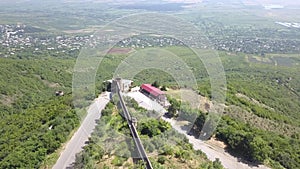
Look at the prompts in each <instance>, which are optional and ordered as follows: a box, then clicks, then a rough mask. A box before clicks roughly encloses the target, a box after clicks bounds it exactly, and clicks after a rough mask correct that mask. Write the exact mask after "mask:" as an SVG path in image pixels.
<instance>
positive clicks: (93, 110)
mask: <svg viewBox="0 0 300 169" xmlns="http://www.w3.org/2000/svg"><path fill="white" fill-rule="evenodd" d="M109 94H110V93H108V92H107V93H102V94H101V95H100V96H99V97H98V98H97V99H95V101H94V102H93V104H92V105H90V107H89V109H88V113H87V116H86V117H85V119H84V120H83V122H82V123H81V126H80V127H79V129H78V130H77V131H76V132H75V134H74V135H73V136H72V138H71V140H70V141H69V142H68V143H67V145H66V147H65V149H64V150H63V151H62V153H61V154H60V157H59V159H58V160H57V161H56V164H55V165H54V166H53V168H52V169H65V168H71V166H72V164H73V163H74V162H75V155H76V154H77V153H79V152H80V151H82V148H83V147H84V146H85V145H86V144H85V143H86V141H88V138H89V137H90V136H91V134H92V132H93V130H94V129H95V127H96V125H97V123H96V120H98V119H100V117H101V111H102V110H103V109H104V108H105V106H106V104H107V103H108V102H109Z"/></svg>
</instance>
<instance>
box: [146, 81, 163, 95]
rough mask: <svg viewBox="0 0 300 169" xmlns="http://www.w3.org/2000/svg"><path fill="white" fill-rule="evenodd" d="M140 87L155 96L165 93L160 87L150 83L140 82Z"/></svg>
mask: <svg viewBox="0 0 300 169" xmlns="http://www.w3.org/2000/svg"><path fill="white" fill-rule="evenodd" d="M141 88H142V89H144V90H146V91H147V92H149V93H150V94H152V95H153V96H155V97H156V96H158V95H163V94H165V93H164V92H163V91H161V90H160V89H158V88H156V87H154V86H152V85H151V84H142V86H141Z"/></svg>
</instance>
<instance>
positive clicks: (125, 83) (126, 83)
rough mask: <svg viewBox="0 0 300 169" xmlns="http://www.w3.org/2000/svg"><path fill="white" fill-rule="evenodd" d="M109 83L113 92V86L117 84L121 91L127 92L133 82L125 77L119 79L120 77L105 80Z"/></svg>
mask: <svg viewBox="0 0 300 169" xmlns="http://www.w3.org/2000/svg"><path fill="white" fill-rule="evenodd" d="M107 82H109V83H110V88H111V89H110V90H111V92H113V93H114V92H115V90H116V89H115V87H116V85H117V84H118V85H119V86H120V90H121V92H129V91H130V88H131V86H132V84H133V81H132V80H127V79H121V78H115V79H114V80H109V81H107Z"/></svg>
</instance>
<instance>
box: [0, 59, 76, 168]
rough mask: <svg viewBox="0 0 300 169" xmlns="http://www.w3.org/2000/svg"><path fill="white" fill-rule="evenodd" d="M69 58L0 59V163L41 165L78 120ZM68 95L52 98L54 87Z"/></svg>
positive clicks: (16, 165) (8, 166)
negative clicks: (72, 92)
mask: <svg viewBox="0 0 300 169" xmlns="http://www.w3.org/2000/svg"><path fill="white" fill-rule="evenodd" d="M72 63H73V61H69V60H53V59H51V58H48V59H45V60H18V59H16V60H14V59H7V58H6V59H3V58H2V59H1V61H0V64H1V66H0V69H1V71H0V77H1V78H0V85H1V89H0V90H1V94H0V102H1V105H0V116H1V119H0V131H1V134H0V135H1V137H0V149H1V152H0V168H39V166H40V165H41V163H42V162H43V160H44V159H45V157H46V156H47V155H49V154H51V153H53V152H54V151H56V150H57V149H58V148H59V147H60V145H61V143H63V142H65V141H66V139H67V136H68V135H69V133H70V132H71V131H72V130H73V129H74V128H75V127H76V126H78V124H79V119H78V117H77V114H76V113H75V110H74V108H73V106H72V96H71V94H70V93H69V92H70V86H71V83H70V82H71V80H70V79H71V74H70V72H68V71H69V69H70V68H71V66H72ZM57 90H63V91H64V92H65V93H66V94H65V95H64V96H62V97H56V96H55V92H56V91H57Z"/></svg>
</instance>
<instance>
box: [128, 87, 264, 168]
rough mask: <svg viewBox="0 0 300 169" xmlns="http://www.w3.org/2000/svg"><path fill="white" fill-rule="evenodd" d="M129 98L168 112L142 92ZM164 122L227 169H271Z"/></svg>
mask: <svg viewBox="0 0 300 169" xmlns="http://www.w3.org/2000/svg"><path fill="white" fill-rule="evenodd" d="M127 96H129V97H132V98H134V99H135V100H136V101H137V102H138V103H139V105H140V106H141V107H143V108H145V109H148V110H155V111H157V112H160V113H163V112H166V110H165V109H163V107H162V106H161V105H159V104H158V103H156V102H154V101H152V100H151V99H149V98H148V97H146V96H145V95H143V94H142V93H140V92H131V93H128V94H127ZM162 119H163V120H165V121H168V122H169V123H170V124H171V125H172V127H173V128H174V129H175V130H177V131H178V132H179V133H182V134H184V135H185V136H186V137H187V138H188V140H189V142H190V143H191V144H193V147H194V149H195V150H201V151H202V152H204V153H205V154H206V156H207V158H208V159H209V160H211V161H214V160H215V159H216V158H219V160H220V161H221V163H222V165H223V166H224V167H225V168H227V169H237V168H238V169H269V168H268V167H266V166H263V165H259V166H250V165H248V164H245V163H243V162H241V161H239V159H238V158H236V157H234V156H232V155H230V154H229V153H227V152H225V150H224V149H223V148H220V147H215V146H213V145H209V144H208V143H206V142H204V141H201V140H199V139H196V138H195V137H193V136H189V135H187V133H186V131H184V130H182V129H181V126H180V125H179V124H178V123H177V121H176V120H174V119H168V118H164V117H162Z"/></svg>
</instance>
